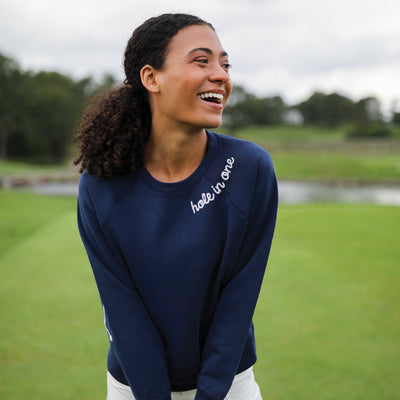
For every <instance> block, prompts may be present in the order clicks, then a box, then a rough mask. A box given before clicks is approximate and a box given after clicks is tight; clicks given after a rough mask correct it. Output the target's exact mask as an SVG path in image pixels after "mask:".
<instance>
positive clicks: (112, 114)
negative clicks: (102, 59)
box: [74, 14, 214, 178]
mask: <svg viewBox="0 0 400 400" xmlns="http://www.w3.org/2000/svg"><path fill="white" fill-rule="evenodd" d="M191 25H208V26H209V27H210V28H211V29H213V30H214V28H213V26H212V25H211V24H209V23H208V22H206V21H204V20H202V19H200V18H198V17H196V16H193V15H189V14H162V15H160V16H158V17H153V18H150V19H148V20H147V21H145V22H144V23H143V24H142V25H140V26H139V27H138V28H137V29H135V31H134V32H133V34H132V36H131V38H130V39H129V41H128V44H127V46H126V49H125V54H124V69H125V76H126V79H125V80H124V83H123V85H120V86H117V87H114V88H111V89H109V90H107V91H105V92H103V93H101V94H99V95H97V96H95V97H94V98H93V99H92V101H91V103H90V105H89V106H88V107H87V109H86V110H85V112H84V115H83V117H82V120H81V124H80V127H79V131H78V134H77V139H78V140H79V141H80V155H79V157H77V158H76V159H75V160H74V164H75V165H78V164H80V172H83V171H84V170H87V172H88V173H89V174H93V175H97V176H98V177H103V178H110V177H112V176H116V175H125V174H127V173H129V172H132V171H135V170H136V169H137V168H139V167H140V166H141V165H142V164H143V152H144V147H145V145H146V141H147V139H148V137H149V134H150V129H151V113H150V106H149V100H148V93H147V90H146V89H145V87H144V86H143V85H142V82H141V78H140V70H141V69H142V67H143V66H144V65H146V64H149V65H151V66H152V67H154V68H155V69H157V70H160V69H162V67H163V66H164V63H165V59H166V55H167V49H168V45H169V43H170V42H171V40H172V38H173V37H174V36H175V35H176V34H177V33H178V32H179V31H180V30H181V29H183V28H185V27H188V26H191Z"/></svg>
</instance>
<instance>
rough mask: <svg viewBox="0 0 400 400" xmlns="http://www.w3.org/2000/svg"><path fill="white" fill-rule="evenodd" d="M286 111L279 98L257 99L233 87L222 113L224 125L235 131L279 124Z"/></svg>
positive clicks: (239, 87) (242, 89) (241, 88)
mask: <svg viewBox="0 0 400 400" xmlns="http://www.w3.org/2000/svg"><path fill="white" fill-rule="evenodd" d="M286 109H287V107H286V105H285V103H284V101H283V100H282V98H281V97H280V96H274V97H263V98H259V97H257V96H256V95H254V94H252V93H249V92H247V91H246V90H245V89H244V88H243V87H241V86H235V87H234V89H233V91H232V94H231V97H230V99H229V103H228V105H227V106H226V108H225V111H224V125H225V126H228V127H229V128H230V129H231V130H232V131H235V130H236V129H239V128H241V127H245V126H262V125H272V124H279V123H281V122H282V119H283V114H284V112H285V111H286Z"/></svg>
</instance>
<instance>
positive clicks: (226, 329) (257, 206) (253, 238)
mask: <svg viewBox="0 0 400 400" xmlns="http://www.w3.org/2000/svg"><path fill="white" fill-rule="evenodd" d="M277 204H278V194H277V185H276V178H275V174H274V170H273V166H272V162H271V161H270V158H269V156H266V157H263V158H261V160H260V163H259V166H258V173H257V180H256V187H255V190H254V194H253V198H252V205H251V208H250V214H249V218H248V225H247V230H246V234H245V238H244V240H243V242H242V246H241V249H240V252H239V257H238V259H237V263H236V265H234V266H232V271H231V274H230V277H229V280H228V282H227V283H226V284H225V286H224V287H223V289H222V291H221V294H220V298H219V300H218V303H217V307H216V310H215V313H214V317H213V320H212V323H211V326H210V329H209V333H208V336H207V339H206V343H205V346H204V349H203V354H202V367H201V371H200V374H199V376H198V381H197V395H196V400H223V399H224V398H225V396H226V394H227V392H228V391H229V388H230V386H231V384H232V381H233V378H234V375H235V373H236V372H237V368H238V366H239V361H240V358H241V355H242V352H243V348H244V346H245V343H246V339H247V337H248V334H249V330H251V329H252V328H253V326H252V317H253V313H254V309H255V306H256V302H257V299H258V296H259V292H260V289H261V284H262V280H263V276H264V272H265V268H266V264H267V259H268V255H269V251H270V247H271V242H272V237H273V233H274V228H275V220H276V213H277Z"/></svg>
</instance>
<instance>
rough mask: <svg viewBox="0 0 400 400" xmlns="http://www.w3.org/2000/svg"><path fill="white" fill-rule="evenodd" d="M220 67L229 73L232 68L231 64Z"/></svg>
mask: <svg viewBox="0 0 400 400" xmlns="http://www.w3.org/2000/svg"><path fill="white" fill-rule="evenodd" d="M221 67H222V68H223V69H224V70H225V71H229V70H230V69H231V68H232V64H229V63H223V64H222V65H221Z"/></svg>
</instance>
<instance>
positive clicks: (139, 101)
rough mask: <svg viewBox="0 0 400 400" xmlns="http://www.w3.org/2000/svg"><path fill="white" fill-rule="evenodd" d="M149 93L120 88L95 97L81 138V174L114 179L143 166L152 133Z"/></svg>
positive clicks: (87, 111) (86, 116) (122, 86)
mask: <svg viewBox="0 0 400 400" xmlns="http://www.w3.org/2000/svg"><path fill="white" fill-rule="evenodd" d="M150 127H151V117H150V110H149V105H148V100H147V93H146V92H145V91H144V90H143V91H137V90H134V89H133V88H132V87H131V86H130V85H120V86H118V87H114V88H111V89H109V90H107V91H105V92H102V93H100V94H99V95H97V96H95V97H94V98H93V99H92V101H91V102H90V104H89V106H88V108H87V109H86V110H85V113H84V115H83V117H82V120H81V124H80V128H79V132H78V135H77V139H78V140H79V141H80V155H79V157H78V158H76V159H75V160H74V164H75V165H78V164H79V165H80V172H83V171H84V170H87V172H88V173H89V174H92V175H97V176H98V177H103V178H111V177H112V176H115V175H125V174H127V173H129V172H133V171H135V170H136V169H138V168H139V167H140V166H141V165H142V164H143V151H144V146H145V144H146V141H147V138H148V136H149V133H150Z"/></svg>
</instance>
